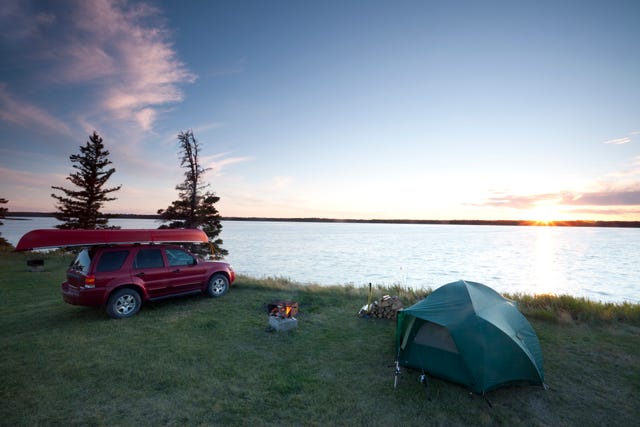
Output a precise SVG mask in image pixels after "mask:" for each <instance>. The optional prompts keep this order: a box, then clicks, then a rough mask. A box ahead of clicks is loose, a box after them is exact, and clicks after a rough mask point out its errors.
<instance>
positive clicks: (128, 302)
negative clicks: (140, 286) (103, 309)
mask: <svg viewBox="0 0 640 427" xmlns="http://www.w3.org/2000/svg"><path fill="white" fill-rule="evenodd" d="M141 304H142V300H141V298H140V294H139V293H138V292H137V291H136V290H134V289H129V288H125V289H120V290H118V291H116V292H114V293H113V294H112V295H111V296H110V297H109V302H108V303H107V315H108V316H109V317H111V318H112V319H124V318H127V317H131V316H135V314H136V313H137V312H138V311H140V305H141Z"/></svg>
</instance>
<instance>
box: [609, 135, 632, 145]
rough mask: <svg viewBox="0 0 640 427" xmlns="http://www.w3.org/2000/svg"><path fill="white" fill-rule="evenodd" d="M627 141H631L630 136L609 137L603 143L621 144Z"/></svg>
mask: <svg viewBox="0 0 640 427" xmlns="http://www.w3.org/2000/svg"><path fill="white" fill-rule="evenodd" d="M629 142H631V137H630V136H625V137H623V138H614V139H609V140H607V141H605V142H604V143H605V144H611V145H622V144H628V143H629Z"/></svg>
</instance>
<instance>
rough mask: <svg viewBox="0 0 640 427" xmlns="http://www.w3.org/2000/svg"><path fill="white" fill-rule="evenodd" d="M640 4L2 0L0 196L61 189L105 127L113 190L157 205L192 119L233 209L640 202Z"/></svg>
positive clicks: (127, 208) (31, 206) (225, 210)
mask: <svg viewBox="0 0 640 427" xmlns="http://www.w3.org/2000/svg"><path fill="white" fill-rule="evenodd" d="M638 16H640V2H637V1H635V2H634V1H624V2H620V3H619V4H618V3H616V6H615V7H612V6H611V5H609V4H608V3H606V2H589V3H584V4H583V3H580V2H578V3H575V2H524V3H523V2H507V3H502V2H500V3H495V2H491V1H490V2H478V1H470V0H462V1H461V2H453V3H452V2H434V1H413V0H407V1H402V2H400V3H395V2H375V1H374V2H366V1H365V2H361V1H347V2H335V1H327V2H299V1H292V0H283V1H277V2H261V1H248V2H242V6H240V5H238V4H237V2H233V1H228V2H225V1H204V2H186V3H184V4H183V3H180V2H172V1H166V0H149V1H146V0H117V1H116V0H95V1H82V0H68V1H63V2H46V1H23V0H5V1H4V2H3V7H2V12H0V39H1V42H0V58H2V60H3V61H2V67H0V183H1V186H0V198H4V199H7V200H8V203H7V204H6V207H7V208H8V209H9V211H10V212H11V211H40V212H51V211H53V210H55V205H54V200H53V198H52V197H51V186H62V187H65V186H68V185H69V181H68V180H66V177H68V176H69V174H70V173H71V172H72V166H71V162H70V161H69V156H70V155H74V154H77V153H78V150H79V147H80V146H82V145H84V144H85V142H86V141H87V140H88V137H89V135H90V134H92V133H93V131H94V130H95V131H96V132H98V134H99V135H100V136H101V137H102V138H103V140H104V144H105V147H106V149H108V150H109V152H110V153H111V154H110V160H111V161H112V162H113V167H115V168H116V173H115V174H113V175H112V177H111V182H110V183H109V184H111V185H112V186H117V185H122V189H121V190H120V191H119V192H117V194H113V196H114V197H116V198H117V200H114V201H112V202H109V203H107V204H106V205H105V206H104V209H105V211H106V212H117V213H137V214H150V213H155V212H156V211H157V210H158V209H162V208H166V206H168V205H169V204H170V203H171V201H173V200H175V199H176V197H177V193H176V190H175V186H176V184H178V183H179V182H180V181H181V180H182V175H181V173H182V171H181V170H180V167H179V157H178V146H177V140H176V135H177V134H178V133H179V132H181V131H186V130H193V132H194V135H195V137H196V138H197V139H198V141H199V142H200V144H201V147H202V151H201V154H202V159H203V160H204V162H205V164H203V165H202V166H203V167H205V168H209V172H208V174H207V175H206V179H207V180H208V182H209V183H210V184H211V189H212V190H213V191H215V192H216V194H217V195H218V196H220V198H221V199H220V205H219V211H220V213H221V214H222V215H223V216H238V217H287V218H300V217H306V218H309V217H324V218H329V217H330V218H345V219H346V218H353V219H438V220H447V219H469V220H472V219H479V220H532V221H537V222H539V223H540V224H551V223H552V222H553V221H559V220H622V221H632V220H636V221H637V220H640V103H638V102H637V100H638V99H640V60H639V57H638V55H639V53H638V52H639V50H638V40H640V26H639V25H638V23H637V17H638ZM95 22H100V25H92V24H90V23H95ZM605 106H606V108H605Z"/></svg>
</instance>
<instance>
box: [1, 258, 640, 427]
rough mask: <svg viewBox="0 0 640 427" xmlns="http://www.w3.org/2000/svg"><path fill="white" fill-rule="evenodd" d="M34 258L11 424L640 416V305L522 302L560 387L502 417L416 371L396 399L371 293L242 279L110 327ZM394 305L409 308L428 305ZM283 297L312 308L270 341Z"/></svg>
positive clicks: (8, 364)
mask: <svg viewBox="0 0 640 427" xmlns="http://www.w3.org/2000/svg"><path fill="white" fill-rule="evenodd" d="M27 257H28V255H24V254H15V253H2V254H0V297H1V298H2V302H3V304H2V305H1V306H0V336H1V337H2V346H1V347H0V358H1V360H2V365H1V366H2V382H0V390H1V391H0V399H1V401H2V404H1V408H0V420H1V421H0V423H1V424H2V425H38V424H42V425H213V424H223V425H224V424H227V425H267V424H275V423H277V424H282V425H327V424H329V425H367V426H369V425H381V426H383V425H384V426H390V425H398V426H406V425H424V424H431V425H496V424H504V425H514V424H524V425H605V424H606V425H624V424H628V423H630V422H635V421H634V420H637V419H638V417H639V416H640V404H639V403H638V400H637V393H638V390H640V324H639V322H638V312H640V308H639V307H638V305H622V306H619V305H612V306H611V307H609V306H607V305H603V304H600V305H598V304H593V303H589V302H588V301H581V300H579V299H578V300H575V299H574V300H570V299H565V298H564V297H562V298H559V297H540V298H529V297H526V296H516V297H517V298H519V299H520V301H521V304H520V305H521V308H522V310H523V312H525V313H526V314H527V316H528V317H529V319H530V321H531V323H532V325H533V327H534V329H535V330H536V332H537V334H538V337H539V338H540V342H541V345H542V350H543V354H544V357H545V376H546V378H545V379H546V382H547V384H548V385H549V386H550V389H549V390H543V389H542V388H537V387H508V388H502V389H499V390H496V391H494V392H491V393H489V394H488V396H487V398H488V399H489V400H490V402H491V406H490V405H489V404H487V402H486V400H485V399H484V398H482V397H480V396H476V395H469V393H468V392H467V390H466V389H465V388H463V387H460V386H457V385H455V384H451V383H448V382H445V381H441V380H438V379H431V382H430V384H431V386H430V396H431V401H428V400H427V399H426V394H425V391H424V388H423V386H422V385H421V384H419V383H418V381H417V377H418V374H419V373H418V372H414V371H409V370H403V373H402V375H401V377H400V382H399V387H398V389H397V390H396V391H394V390H393V386H392V384H393V368H391V367H389V365H390V364H391V363H392V362H393V360H394V336H395V322H393V321H387V320H370V319H368V320H365V319H360V318H358V317H356V315H355V314H356V313H357V311H358V309H359V308H360V307H361V306H362V305H363V304H364V303H366V300H367V297H366V294H367V291H366V289H364V288H354V287H331V288H327V287H314V286H299V285H296V284H293V283H290V282H288V281H287V280H282V279H266V280H255V279H251V278H247V277H241V278H239V280H238V281H237V282H236V284H235V286H234V287H233V288H232V289H231V291H230V292H229V294H227V295H226V296H224V297H223V298H221V299H216V300H211V299H208V298H202V297H188V298H181V299H173V300H167V301H163V302H160V303H153V304H147V305H146V306H145V307H143V309H142V311H141V312H140V313H139V314H138V315H137V316H136V317H134V318H132V319H128V320H124V321H113V320H108V319H107V318H106V317H105V315H104V314H103V313H101V312H100V311H97V310H95V309H91V308H83V307H74V306H70V305H67V304H65V303H63V302H62V299H61V296H60V293H59V283H60V281H61V280H62V278H63V276H64V270H65V267H66V265H67V264H68V262H69V259H68V258H66V257H63V256H59V255H49V256H47V257H46V263H45V271H44V272H41V273H28V272H27V271H26V266H25V260H26V258H27ZM383 293H391V294H400V295H401V297H402V299H403V301H404V302H405V305H409V304H411V303H412V302H413V300H415V299H416V298H421V297H422V296H424V295H423V294H421V293H412V292H406V291H404V290H402V289H398V288H396V289H387V290H381V289H378V290H376V295H375V296H376V297H379V296H381V295H382V294H383ZM282 298H285V299H293V300H296V301H298V302H299V303H300V315H299V317H298V319H299V327H298V329H297V330H295V331H292V332H290V333H275V332H270V331H269V330H268V329H267V317H266V304H267V303H268V302H270V301H272V300H274V299H282ZM572 301H573V302H572ZM592 304H593V306H594V307H596V308H593V307H592ZM598 307H599V308H598ZM585 310H587V311H588V312H589V313H590V314H585ZM594 313H596V314H594ZM605 313H613V314H605ZM620 313H623V314H620Z"/></svg>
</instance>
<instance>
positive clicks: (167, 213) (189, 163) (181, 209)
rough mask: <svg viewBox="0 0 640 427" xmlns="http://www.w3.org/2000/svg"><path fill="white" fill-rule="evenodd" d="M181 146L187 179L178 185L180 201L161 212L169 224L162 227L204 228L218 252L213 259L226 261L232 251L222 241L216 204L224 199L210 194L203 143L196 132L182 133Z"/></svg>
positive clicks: (181, 161) (182, 163) (181, 162)
mask: <svg viewBox="0 0 640 427" xmlns="http://www.w3.org/2000/svg"><path fill="white" fill-rule="evenodd" d="M178 143H179V145H180V151H181V152H182V157H181V158H180V167H182V168H184V169H185V172H184V176H185V179H184V181H183V182H182V183H180V184H178V185H176V190H178V196H179V199H178V200H175V201H174V202H172V203H171V205H170V206H169V207H168V208H166V209H158V214H159V215H160V218H161V219H162V221H164V222H168V224H167V225H163V226H162V227H161V228H200V229H202V231H204V232H205V233H206V234H207V236H209V243H210V244H211V245H212V247H213V250H214V255H213V257H214V258H215V259H222V258H224V256H225V255H227V254H228V253H229V252H228V251H227V250H226V249H223V248H222V247H221V245H222V239H220V238H219V235H220V232H221V231H222V224H221V223H220V219H221V216H220V213H219V212H218V210H217V209H216V207H215V203H217V202H218V201H219V200H220V197H218V196H216V195H215V193H213V192H211V191H208V190H207V189H208V188H209V184H208V183H206V182H204V180H203V175H204V174H205V172H207V171H208V170H209V169H205V168H203V167H202V166H201V165H200V144H199V143H198V141H197V140H196V138H195V136H194V135H193V131H187V132H180V133H179V134H178ZM191 249H192V250H194V251H195V252H198V253H200V254H205V253H206V252H207V251H204V250H202V249H199V248H195V247H192V248H191Z"/></svg>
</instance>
